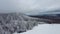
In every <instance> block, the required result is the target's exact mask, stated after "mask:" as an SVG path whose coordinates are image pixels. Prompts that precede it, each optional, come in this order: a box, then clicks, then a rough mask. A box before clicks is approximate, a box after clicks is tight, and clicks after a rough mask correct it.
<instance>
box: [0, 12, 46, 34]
mask: <svg viewBox="0 0 60 34" xmlns="http://www.w3.org/2000/svg"><path fill="white" fill-rule="evenodd" d="M38 24H45V22H41V21H40V19H39V18H33V17H29V16H26V15H25V14H22V13H0V34H13V33H14V32H17V33H22V32H26V31H27V30H31V29H32V28H33V27H34V26H37V25H38Z"/></svg>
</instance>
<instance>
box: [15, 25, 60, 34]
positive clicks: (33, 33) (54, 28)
mask: <svg viewBox="0 0 60 34" xmlns="http://www.w3.org/2000/svg"><path fill="white" fill-rule="evenodd" d="M15 34H19V33H15ZM20 34H60V24H42V25H38V26H36V27H34V28H33V30H30V31H27V32H24V33H20Z"/></svg>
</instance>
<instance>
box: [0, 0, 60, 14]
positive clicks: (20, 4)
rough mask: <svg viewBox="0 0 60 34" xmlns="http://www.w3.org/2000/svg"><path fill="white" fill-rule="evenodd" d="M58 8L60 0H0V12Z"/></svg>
mask: <svg viewBox="0 0 60 34" xmlns="http://www.w3.org/2000/svg"><path fill="white" fill-rule="evenodd" d="M59 8H60V0H0V12H3V13H4V12H23V13H30V12H32V13H33V12H34V13H38V12H44V11H46V10H54V9H59Z"/></svg>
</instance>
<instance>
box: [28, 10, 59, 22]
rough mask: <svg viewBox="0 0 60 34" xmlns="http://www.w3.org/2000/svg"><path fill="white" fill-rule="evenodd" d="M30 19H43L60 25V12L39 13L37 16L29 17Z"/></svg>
mask: <svg viewBox="0 0 60 34" xmlns="http://www.w3.org/2000/svg"><path fill="white" fill-rule="evenodd" d="M28 16H30V17H35V18H41V19H48V20H51V21H52V22H53V23H57V22H58V23H60V10H51V11H45V12H41V13H40V14H39V13H38V14H37V15H28Z"/></svg>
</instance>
